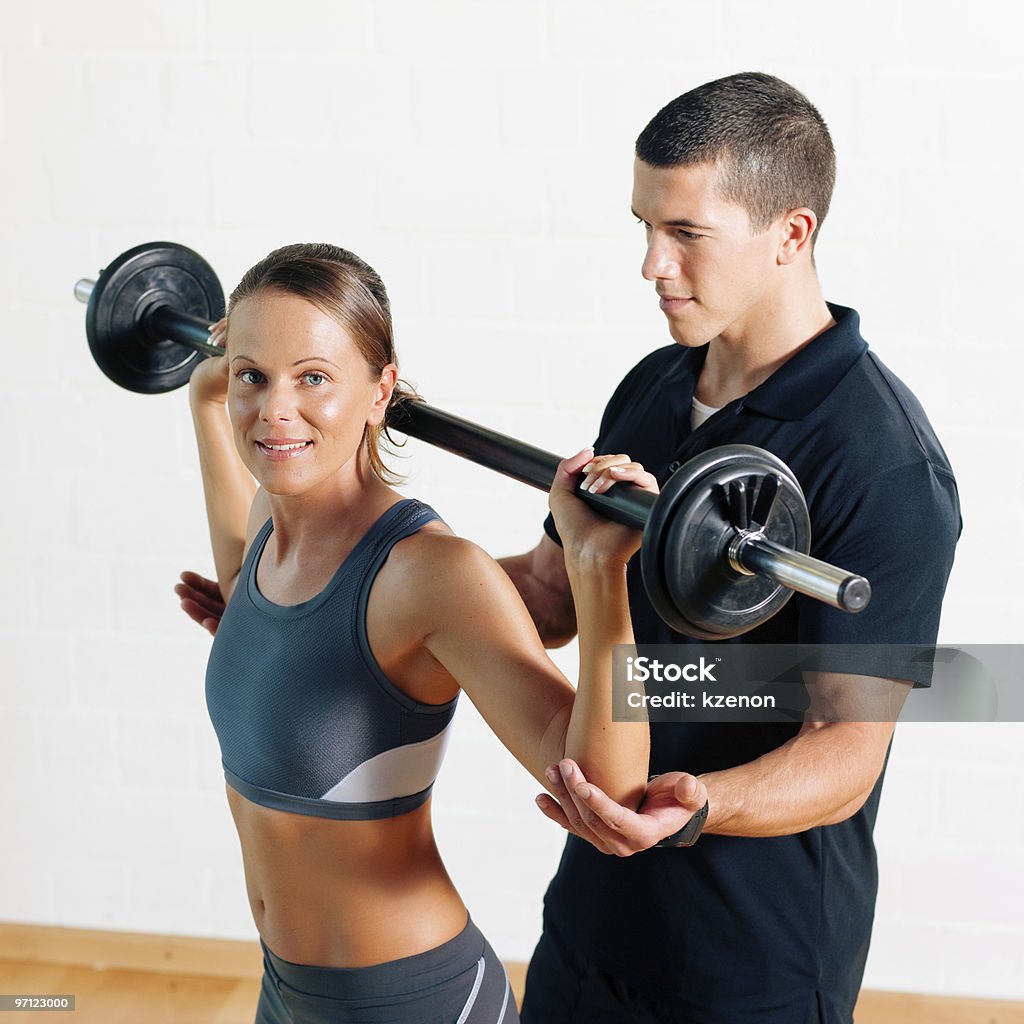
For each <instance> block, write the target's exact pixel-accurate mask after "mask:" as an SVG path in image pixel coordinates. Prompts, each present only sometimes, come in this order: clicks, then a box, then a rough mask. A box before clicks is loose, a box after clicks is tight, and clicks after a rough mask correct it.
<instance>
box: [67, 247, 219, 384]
mask: <svg viewBox="0 0 1024 1024" xmlns="http://www.w3.org/2000/svg"><path fill="white" fill-rule="evenodd" d="M157 306H170V307H171V308H173V309H176V310H178V311H179V312H182V313H187V314H189V315H191V316H196V317H199V318H201V319H203V320H207V321H209V322H210V323H213V322H214V321H215V320H219V319H220V317H221V316H223V315H224V291H223V289H222V288H221V286H220V282H219V281H218V280H217V275H216V274H215V273H214V272H213V269H212V268H211V267H210V265H209V264H208V263H207V262H206V261H205V260H204V259H203V258H202V257H201V256H200V255H199V254H198V253H196V252H193V251H192V250H191V249H188V248H186V247H185V246H183V245H177V244H176V243H174V242H147V243H146V244H144V245H138V246H136V247H135V248H134V249H129V250H128V252H125V253H122V254H121V255H120V256H118V257H117V259H116V260H114V262H113V263H111V264H110V266H108V267H107V268H106V269H105V270H104V271H103V273H102V274H100V276H99V280H98V281H97V282H96V285H95V287H94V288H93V290H92V294H91V295H90V297H89V306H88V309H87V310H86V314H85V331H86V334H87V335H88V338H89V348H90V350H91V351H92V354H93V358H94V359H95V360H96V363H97V365H98V366H99V368H100V369H101V370H102V371H103V372H104V373H105V374H106V375H107V376H108V377H109V378H110V379H111V380H112V381H113V382H114V383H115V384H120V385H121V387H123V388H127V389H128V390H129V391H136V392H139V393H140V394H147V395H150V394H159V393H161V392H164V391H173V390H174V389H175V388H178V387H181V385H182V384H184V383H185V382H186V381H187V380H188V379H189V377H190V376H191V374H192V370H193V368H194V367H195V365H196V363H198V362H199V361H200V360H201V359H202V358H203V356H202V355H201V354H200V353H199V352H197V351H196V350H195V349H193V348H191V347H190V346H188V345H183V344H182V343H181V342H177V341H171V340H170V339H168V338H161V337H158V336H153V335H152V334H151V333H150V331H149V330H147V328H146V325H145V323H144V319H145V315H146V313H147V312H148V311H150V310H152V309H154V308H155V307H157Z"/></svg>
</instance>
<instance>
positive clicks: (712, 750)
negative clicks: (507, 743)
mask: <svg viewBox="0 0 1024 1024" xmlns="http://www.w3.org/2000/svg"><path fill="white" fill-rule="evenodd" d="M834 168H835V158H834V153H833V148H832V143H831V139H830V137H829V133H828V129H827V127H826V125H825V123H824V121H823V120H822V118H821V116H820V115H819V114H818V112H817V110H816V109H815V108H814V107H813V106H812V105H811V104H810V103H809V102H808V101H807V99H806V98H805V97H804V96H802V95H801V94H800V93H799V92H797V91H796V90H795V89H793V88H792V87H791V86H789V85H787V84H786V83H784V82H781V81H779V80H778V79H775V78H772V77H770V76H767V75H762V74H740V75H734V76H731V77H729V78H725V79H721V80H719V81H716V82H711V83H709V84H707V85H704V86H701V87H699V88H697V89H694V90H693V91H691V92H689V93H686V94H685V95H683V96H680V97H679V98H678V99H676V100H674V101H672V102H671V103H669V104H668V105H667V106H666V107H665V108H664V109H663V110H661V111H660V112H659V113H658V114H657V115H655V117H654V119H653V120H652V121H651V122H650V124H649V125H648V126H647V127H646V128H645V129H644V131H643V132H642V134H641V135H640V137H639V139H638V140H637V145H636V163H635V170H634V188H633V212H634V214H635V215H636V217H637V219H638V220H639V221H640V222H642V224H643V226H644V231H645V233H646V236H647V252H646V256H645V258H644V263H643V274H644V277H645V278H646V279H647V280H649V281H652V282H653V283H654V285H655V289H656V291H657V294H658V296H659V299H660V305H661V309H662V310H663V312H664V314H665V317H666V320H667V323H668V328H669V333H670V334H671V336H672V339H673V341H674V343H675V344H674V345H672V346H669V347H668V348H665V349H661V350H658V351H656V352H654V353H652V354H651V355H650V356H648V357H647V358H646V359H644V360H643V361H642V362H641V363H640V364H639V365H638V366H637V367H636V368H635V369H634V370H633V371H631V372H630V374H629V375H628V376H627V377H626V379H625V380H624V381H623V382H622V384H621V385H620V386H619V388H618V389H617V391H616V392H615V394H614V396H613V397H612V399H611V401H610V403H609V405H608V407H607V409H606V412H605V415H604V419H603V421H602V425H601V431H600V434H599V437H598V441H597V443H596V445H595V447H596V450H597V451H598V452H624V453H627V454H628V455H629V456H630V457H631V458H632V459H634V460H636V461H637V462H639V463H641V464H642V465H643V466H644V467H645V468H646V469H647V470H649V471H650V472H652V473H654V475H655V476H656V477H657V479H658V480H659V481H660V482H662V483H663V482H664V481H665V480H666V479H667V477H668V476H669V475H670V474H671V472H672V471H673V470H674V469H675V468H677V467H678V466H679V465H680V464H681V463H683V462H685V461H686V460H687V459H689V458H691V457H693V456H694V455H696V454H698V453H700V452H703V451H706V450H707V449H709V448H713V447H715V446H718V445H721V444H726V443H744V444H753V445H757V446H759V447H762V448H766V449H769V450H770V451H772V452H774V453H775V454H776V455H778V456H779V457H780V458H782V459H783V461H785V462H786V463H787V464H788V465H789V466H790V468H791V469H792V470H793V471H794V473H795V475H796V477H797V479H798V480H800V482H801V484H802V486H803V488H804V491H805V493H806V496H807V499H808V506H809V509H810V515H811V523H812V526H813V535H814V537H813V546H812V550H811V554H813V555H815V556H816V557H818V558H822V559H824V560H825V561H829V562H832V563H833V564H836V565H842V566H844V567H846V568H849V569H852V570H854V571H856V572H858V573H861V574H863V575H865V576H866V577H867V578H868V579H869V580H870V581H871V584H872V588H873V598H872V602H871V604H870V605H869V607H868V608H867V610H866V611H864V612H863V613H861V614H859V615H847V614H844V613H843V612H840V611H837V610H835V609H833V608H831V607H828V606H826V605H824V604H821V603H819V602H816V601H813V600H811V599H808V598H803V597H800V596H799V595H798V596H796V597H794V599H793V600H791V601H790V602H789V604H787V605H786V606H785V607H784V608H783V609H782V611H781V612H780V613H779V614H778V615H776V616H775V617H774V618H773V619H771V620H770V621H769V622H767V623H766V624H764V625H762V626H761V627H759V628H758V629H755V630H753V631H752V632H750V633H748V634H746V635H745V636H743V637H742V638H741V641H742V642H748V643H798V642H799V643H809V644H858V645H884V644H902V643H908V644H931V643H934V642H935V639H936V635H937V629H938V621H939V611H940V606H941V601H942V596H943V592H944V589H945V585H946V580H947V577H948V573H949V570H950V567H951V564H952V558H953V549H954V546H955V543H956V540H957V537H958V535H959V530H960V517H959V505H958V501H957V495H956V487H955V483H954V481H953V477H952V472H951V470H950V468H949V465H948V463H947V460H946V458H945V455H944V453H943V451H942V449H941V447H940V445H939V443H938V441H937V440H936V438H935V435H934V433H933V432H932V430H931V427H930V426H929V424H928V422H927V419H926V417H925V415H924V413H923V411H922V410H921V408H920V406H919V405H918V403H917V401H916V400H915V399H914V397H913V395H911V393H910V392H909V391H908V390H907V388H906V387H905V386H904V385H903V384H902V383H901V382H900V381H898V380H897V379H896V378H895V377H893V375H892V374H891V373H890V372H889V371H888V370H887V369H886V368H885V367H884V366H883V365H882V364H881V363H880V362H879V361H878V360H877V359H876V358H875V357H874V356H873V354H872V353H871V352H869V351H868V350H867V346H866V344H865V342H864V341H863V340H862V339H861V337H860V333H859V321H858V316H857V314H856V313H855V312H854V311H853V310H850V309H845V308H843V307H839V306H834V305H829V304H827V303H826V302H825V299H824V297H823V294H822V291H821V287H820V284H819V282H818V278H817V274H816V270H815V264H814V259H813V251H814V244H815V242H816V240H817V235H818V231H819V230H820V226H821V223H822V221H823V220H824V218H825V215H826V213H827V211H828V206H829V200H830V197H831V193H832V185H833V181H834V173H835V172H834ZM545 528H546V531H547V533H546V535H545V536H544V537H543V538H542V540H541V542H540V544H539V545H538V546H537V547H536V548H534V549H533V551H531V552H530V553H529V554H527V555H523V556H519V557H516V558H510V559H506V560H504V562H503V564H504V565H505V567H506V570H507V571H508V572H509V574H510V575H511V576H512V578H513V579H514V580H515V581H516V583H517V585H518V587H519V589H520V591H521V593H522V594H523V596H524V598H525V599H526V601H527V604H528V605H529V606H530V608H531V609H532V610H533V611H534V614H535V620H536V622H537V624H538V628H539V629H540V630H541V632H542V635H543V636H544V637H545V640H546V642H548V643H549V644H557V643H564V642H565V641H566V640H567V639H568V638H569V637H570V636H571V635H572V632H573V626H572V606H571V603H570V602H569V601H567V599H566V594H567V587H566V584H565V582H564V570H563V568H562V559H561V555H560V551H559V548H558V546H557V544H556V543H555V539H554V538H555V537H556V535H555V533H554V530H553V528H552V525H551V522H550V520H549V521H548V522H547V523H546V524H545ZM636 561H637V560H634V562H636ZM630 577H631V579H630V584H631V611H632V616H633V623H634V631H635V634H636V639H637V643H638V644H640V643H687V642H688V641H687V640H686V639H685V638H683V637H681V636H680V635H679V634H676V633H673V631H672V630H671V629H669V627H667V626H666V625H665V624H664V623H662V622H661V620H660V619H659V618H658V617H657V615H656V614H655V612H654V611H653V609H652V608H651V605H650V603H649V601H648V600H647V598H646V596H645V594H644V592H643V588H642V586H641V584H640V580H639V567H638V566H637V565H635V564H634V565H633V566H631V570H630ZM864 657H865V662H864V667H863V668H862V669H860V670H859V671H862V672H863V676H861V677H853V678H851V677H843V676H840V675H839V674H838V673H826V672H822V673H819V674H818V675H817V676H816V677H815V678H813V679H812V680H810V681H811V682H812V683H813V684H814V685H815V687H816V688H819V689H820V688H825V689H829V688H832V689H833V690H834V691H835V692H837V693H841V692H843V690H844V689H847V690H848V689H849V688H850V687H854V686H858V685H860V686H862V687H863V688H865V689H866V688H868V687H870V686H872V685H875V686H878V687H884V684H883V682H882V681H881V680H872V679H870V678H868V677H872V676H874V675H877V670H876V669H874V668H873V667H872V666H871V665H870V652H869V651H868V650H866V651H865V656H864ZM927 682H928V675H927V669H925V671H924V672H923V673H922V674H921V675H920V676H919V677H918V678H914V679H908V680H901V681H900V682H898V683H895V682H894V683H892V684H890V685H891V688H892V690H893V691H895V693H894V695H893V698H892V699H893V701H894V703H895V704H896V705H898V704H899V701H900V700H901V699H902V696H903V694H904V693H905V692H906V690H907V689H909V685H910V684H912V683H919V684H927ZM879 717H882V718H884V717H885V716H884V715H883V716H879ZM890 717H895V716H890ZM892 731H893V722H892V721H884V720H883V721H875V722H867V723H861V722H849V721H839V722H833V723H831V724H824V723H811V722H808V723H805V724H804V725H803V726H797V725H782V724H749V725H734V724H728V725H726V724H698V723H674V724H654V725H652V727H651V734H652V735H651V746H652V749H651V772H652V773H655V774H657V773H662V775H661V777H660V778H658V779H657V780H656V781H655V782H654V783H653V784H652V785H651V787H650V789H649V792H648V799H647V806H646V808H641V811H642V812H643V811H644V810H647V811H648V813H647V814H646V815H645V814H644V813H641V814H639V815H630V814H627V813H625V812H624V811H623V810H622V809H620V808H616V807H615V806H614V805H612V804H610V802H608V801H606V800H604V799H602V796H601V794H600V793H598V792H597V791H596V790H594V788H593V787H590V786H587V785H586V784H585V782H584V780H583V779H582V777H581V776H580V775H579V773H578V770H576V769H575V768H574V766H572V765H571V764H566V765H563V768H564V769H566V770H567V772H568V778H567V779H566V785H567V788H568V793H567V795H569V796H573V795H575V802H576V804H577V805H578V806H579V808H580V811H581V812H582V813H574V812H573V811H572V807H573V804H571V803H569V801H567V800H563V803H565V804H567V805H568V806H569V808H570V811H569V814H568V815H566V814H565V813H564V812H563V811H562V810H561V809H560V808H559V807H558V805H557V804H556V803H555V802H554V801H552V800H549V799H546V798H543V797H542V798H540V800H539V802H540V803H541V806H542V807H543V808H544V809H545V811H546V813H548V814H549V815H550V816H551V817H554V818H555V819H556V820H559V821H561V822H562V823H563V824H564V825H566V826H567V827H570V828H571V829H573V830H575V831H577V832H580V833H581V834H585V835H586V836H587V837H588V838H590V839H591V840H592V841H593V842H596V843H597V844H598V845H599V846H601V847H602V848H604V849H607V850H610V851H613V852H617V853H620V854H628V853H630V852H632V851H634V850H644V851H646V852H642V853H637V854H636V855H635V856H632V857H630V858H629V859H628V860H624V859H615V858H613V857H609V856H606V855H604V854H603V853H602V852H599V850H598V849H595V848H594V846H593V845H590V844H588V843H586V842H583V841H582V840H581V839H579V838H577V837H575V836H570V837H569V840H568V842H567V845H566V849H565V853H564V855H563V858H562V862H561V864H560V866H559V869H558V872H557V874H556V876H555V878H554V880H553V881H552V883H551V885H550V887H549V889H548V892H547V895H546V898H545V916H544V934H543V937H542V938H541V941H540V944H539V945H538V947H537V951H536V953H535V955H534V958H533V960H532V961H531V965H530V972H529V975H528V977H527V989H526V999H525V1003H524V1007H523V1020H524V1022H533V1024H541V1022H543V1024H561V1022H568V1021H584V1020H586V1021H600V1022H618V1021H623V1022H625V1021H634V1022H635V1021H641V1020H659V1021H660V1020H665V1021H679V1022H686V1024H741V1022H750V1024H753V1022H755V1021H756V1022H758V1024H772V1022H778V1024H804V1022H809V1021H829V1022H832V1021H850V1020H851V1019H852V1011H853V1006H854V1003H855V1001H856V997H857V992H858V989H859V986H860V981H861V977H862V974H863V968H864V962H865V957H866V954H867V948H868V941H869V937H870V931H871V922H872V917H873V911H874V902H875V894H876V861H875V853H874V847H873V843H872V838H871V831H872V828H873V825H874V821H875V815H876V811H877V807H878V799H879V794H880V788H881V777H882V773H883V769H884V765H885V760H886V756H887V752H888V748H889V743H890V739H891V737H892ZM683 770H685V772H687V773H692V774H693V775H697V776H699V778H700V782H701V783H703V786H704V787H705V788H706V793H707V797H708V801H707V807H706V815H707V817H706V821H705V822H704V824H703V835H702V836H701V838H700V840H699V842H695V845H692V846H689V847H686V848H679V849H649V847H651V846H652V845H653V844H654V843H655V842H657V841H658V840H660V839H662V838H663V837H664V836H666V835H667V834H668V833H669V832H673V831H675V830H676V829H677V828H678V827H679V826H681V825H685V824H686V822H687V819H688V817H689V815H690V813H691V812H692V811H693V810H695V809H696V807H698V806H700V805H699V804H698V803H697V801H698V800H699V799H700V797H702V796H703V791H698V789H697V787H696V786H695V784H694V782H693V781H692V779H691V778H690V776H689V775H685V776H683V775H680V774H679V773H680V771H683ZM680 780H681V781H680ZM584 797H588V798H589V799H585V798H584ZM673 797H675V798H677V800H678V803H679V804H680V805H681V806H680V810H679V811H677V812H676V814H675V816H674V817H673V816H672V815H670V814H669V813H668V806H669V805H670V804H671V803H673V802H674V801H673V799H672V798H673ZM598 812H600V813H603V814H604V815H605V818H606V819H607V822H609V823H610V824H605V823H604V822H602V820H601V817H600V814H599V813H598ZM698 824H699V821H698V822H694V824H693V825H692V826H691V828H690V829H689V832H690V833H691V835H690V836H689V837H686V838H689V839H690V840H691V841H692V840H693V834H694V833H696V832H697V825H698Z"/></svg>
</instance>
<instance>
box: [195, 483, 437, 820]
mask: <svg viewBox="0 0 1024 1024" xmlns="http://www.w3.org/2000/svg"><path fill="white" fill-rule="evenodd" d="M438 518H439V516H438V515H437V513H436V512H435V511H434V510H433V509H432V508H430V507H429V506H428V505H425V504H423V503H422V502H419V501H416V500H414V499H411V498H407V499H405V500H403V501H400V502H398V504H396V505H393V506H392V507H391V508H389V509H388V510H387V511H386V512H385V513H384V514H383V515H382V516H381V517H380V519H378V520H377V522H376V523H374V524H373V526H371V527H370V529H369V530H368V531H367V532H366V533H365V534H364V535H363V537H362V538H361V539H360V540H359V542H358V543H357V544H356V546H355V548H353V550H352V551H351V552H350V554H349V555H348V556H347V557H346V558H345V560H344V561H343V562H342V564H341V565H340V566H339V567H338V571H337V572H336V573H335V574H334V576H333V578H332V579H331V581H330V583H328V584H327V586H326V587H325V588H324V589H323V590H322V591H321V592H320V593H319V594H317V595H316V596H315V597H312V598H310V599H309V600H308V601H303V602H302V604H298V605H291V606H282V605H277V604H272V603H271V602H270V601H268V600H267V599H266V598H264V597H263V595H262V594H261V593H260V592H259V589H258V587H257V585H256V568H257V566H258V565H259V560H260V556H261V554H262V553H263V549H264V547H265V546H266V543H267V538H268V537H269V536H270V534H271V533H272V531H273V521H272V520H268V521H267V522H266V523H265V524H264V526H263V528H262V529H261V530H260V532H259V534H258V535H257V536H256V539H255V540H254V541H253V543H252V546H251V547H250V548H249V551H248V553H247V555H246V557H245V562H244V563H243V565H242V571H241V575H240V576H239V580H238V586H237V587H236V588H235V591H234V593H233V594H232V595H231V600H230V601H229V602H228V605H227V608H226V609H225V611H224V616H223V618H222V619H221V623H220V626H219V627H218V629H217V635H216V637H215V638H214V643H213V649H212V651H211V652H210V660H209V664H208V666H207V670H206V704H207V708H208V709H209V712H210V718H211V720H212V721H213V727H214V729H215V730H216V733H217V738H218V740H219V741H220V748H221V757H222V760H223V762H224V776H225V778H226V779H227V781H228V783H229V784H230V785H231V786H232V788H234V789H236V790H237V791H238V792H239V793H241V794H242V796H244V797H245V798H246V799H248V800H251V801H253V802H254V803H257V804H262V805H263V806H265V807H273V808H276V809H278V810H282V811H291V812H293V813H296V814H311V815H315V816H318V817H323V818H340V819H346V820H359V819H363V820H365V819H370V818H390V817H396V816H398V815H401V814H406V813H408V812H409V811H411V810H413V809H415V808H416V807H419V806H420V805H421V804H423V803H424V801H425V800H426V799H427V797H428V796H429V795H430V790H431V787H432V786H433V784H434V779H435V777H436V776H437V772H438V770H439V769H440V767H441V761H442V758H443V756H444V748H445V745H446V742H447V739H448V731H449V726H450V723H451V721H452V716H453V715H454V714H455V705H456V700H457V698H456V700H452V701H450V702H448V703H447V704H421V703H420V702H418V701H416V700H413V698H412V697H409V696H408V695H407V694H406V693H404V692H403V691H402V690H400V689H399V688H398V687H397V686H396V685H395V684H394V683H392V682H391V681H390V680H389V679H388V678H387V677H386V676H385V675H384V673H383V671H382V670H381V668H380V666H379V665H378V664H377V661H376V659H375V658H374V656H373V654H372V652H371V651H370V645H369V641H368V640H367V636H366V605H367V599H368V597H369V594H370V588H371V586H372V585H373V581H374V578H375V577H376V575H377V572H378V570H379V569H380V567H381V565H382V564H383V563H384V560H385V558H387V556H388V553H389V552H390V551H391V548H392V547H393V546H394V545H395V544H396V543H397V542H398V541H399V540H401V539H402V538H403V537H408V536H409V535H411V534H413V533H416V531H418V530H419V529H420V528H421V527H422V526H424V525H425V524H426V523H429V522H431V521H432V520H434V519H438Z"/></svg>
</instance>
